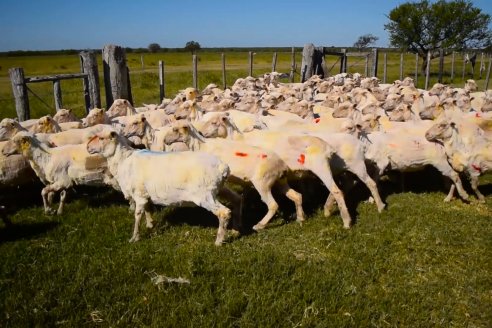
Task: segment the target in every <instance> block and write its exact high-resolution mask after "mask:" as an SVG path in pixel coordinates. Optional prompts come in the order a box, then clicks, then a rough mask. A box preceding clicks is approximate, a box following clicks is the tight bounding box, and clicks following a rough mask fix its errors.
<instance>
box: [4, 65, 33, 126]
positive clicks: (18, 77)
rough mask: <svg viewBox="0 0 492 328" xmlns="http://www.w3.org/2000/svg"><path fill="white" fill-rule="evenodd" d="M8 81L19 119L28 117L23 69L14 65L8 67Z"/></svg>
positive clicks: (27, 98) (27, 101) (23, 119)
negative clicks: (10, 84)
mask: <svg viewBox="0 0 492 328" xmlns="http://www.w3.org/2000/svg"><path fill="white" fill-rule="evenodd" d="M9 75H10V82H11V83H12V93H13V94H14V98H15V111H16V112H17V118H18V119H19V121H21V122H22V121H25V120H28V119H30V113H29V97H28V96H27V86H26V83H25V82H24V69H23V68H21V67H14V68H11V69H9Z"/></svg>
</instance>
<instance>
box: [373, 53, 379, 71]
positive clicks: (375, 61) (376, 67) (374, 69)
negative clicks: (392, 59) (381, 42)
mask: <svg viewBox="0 0 492 328" xmlns="http://www.w3.org/2000/svg"><path fill="white" fill-rule="evenodd" d="M378 54H379V50H378V48H374V49H372V76H373V77H378Z"/></svg>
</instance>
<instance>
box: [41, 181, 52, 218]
mask: <svg viewBox="0 0 492 328" xmlns="http://www.w3.org/2000/svg"><path fill="white" fill-rule="evenodd" d="M50 194H51V196H50ZM53 195H54V190H53V185H47V186H46V187H44V188H43V189H42V190H41V197H42V198H43V206H44V213H45V214H48V215H51V214H54V211H53V209H52V208H51V202H52V201H53Z"/></svg>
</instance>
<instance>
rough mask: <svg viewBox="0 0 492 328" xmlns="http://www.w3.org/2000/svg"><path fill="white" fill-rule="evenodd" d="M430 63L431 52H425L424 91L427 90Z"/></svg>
mask: <svg viewBox="0 0 492 328" xmlns="http://www.w3.org/2000/svg"><path fill="white" fill-rule="evenodd" d="M430 62H431V52H430V51H427V65H426V67H425V86H424V89H425V90H427V89H428V88H429V75H430Z"/></svg>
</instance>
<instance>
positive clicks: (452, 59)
mask: <svg viewBox="0 0 492 328" xmlns="http://www.w3.org/2000/svg"><path fill="white" fill-rule="evenodd" d="M454 55H455V52H454V51H453V54H452V56H451V83H452V82H453V80H454Z"/></svg>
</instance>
